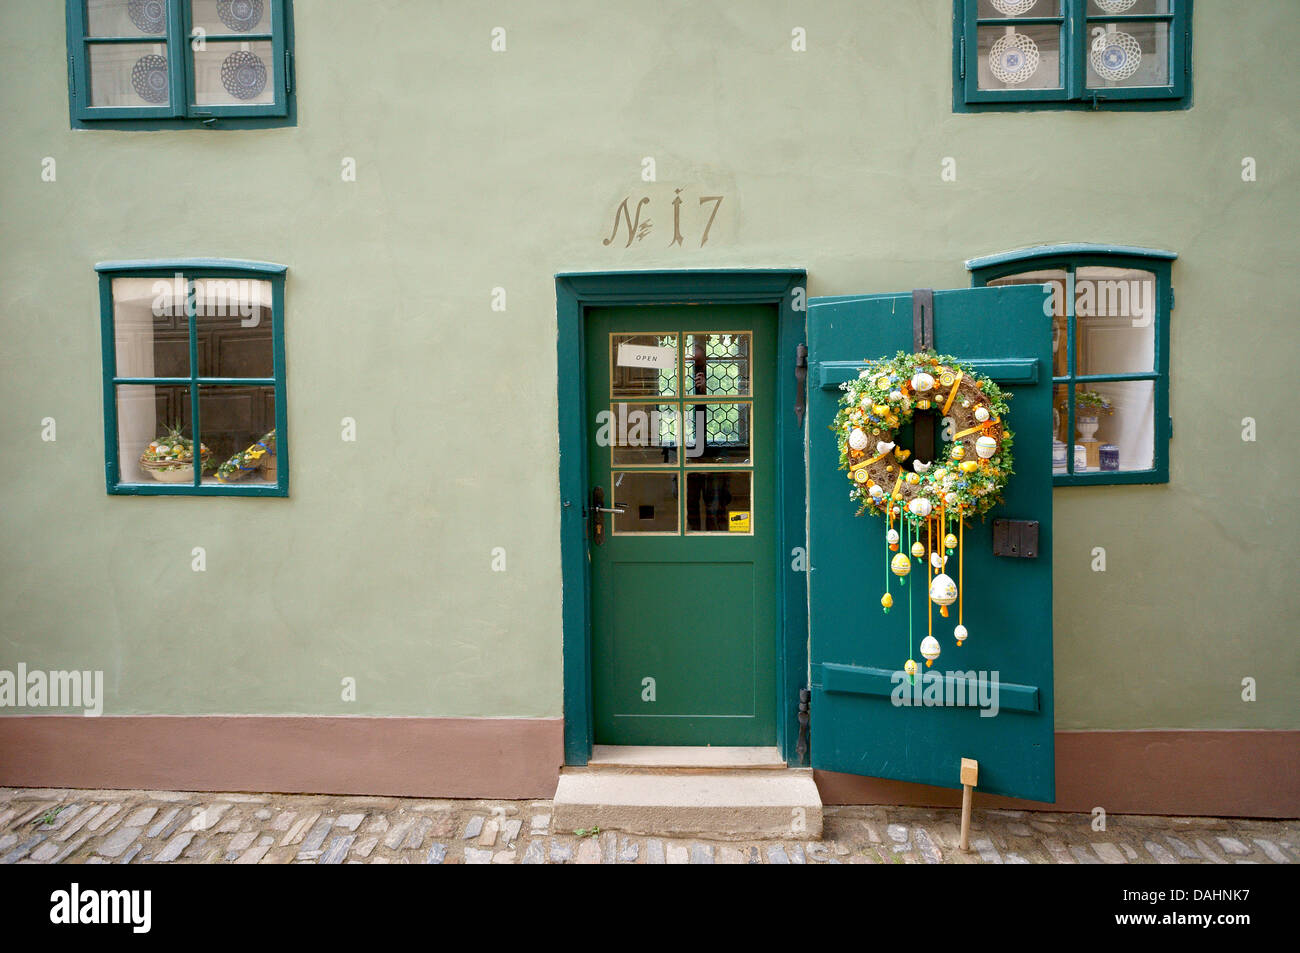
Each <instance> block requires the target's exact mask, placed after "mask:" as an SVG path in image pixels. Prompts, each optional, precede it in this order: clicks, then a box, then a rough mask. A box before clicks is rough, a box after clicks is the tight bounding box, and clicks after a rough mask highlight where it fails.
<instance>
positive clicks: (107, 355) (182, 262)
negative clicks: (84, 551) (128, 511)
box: [95, 258, 289, 496]
mask: <svg viewBox="0 0 1300 953" xmlns="http://www.w3.org/2000/svg"><path fill="white" fill-rule="evenodd" d="M95 271H96V272H97V273H98V274H99V309H100V333H101V347H102V352H103V364H104V474H105V481H106V484H107V488H108V492H109V493H110V494H112V495H114V496H117V495H125V496H288V495H289V432H288V426H287V416H288V415H287V410H286V407H285V359H284V277H285V273H286V272H287V271H288V269H287V267H286V266H285V265H278V264H275V263H273V262H266V261H242V260H238V259H224V258H171V259H158V260H148V261H102V262H99V263H98V264H97V265H95ZM177 275H180V276H181V279H182V280H183V281H184V283H185V288H186V295H185V301H186V305H185V314H186V323H187V325H188V328H189V341H190V376H189V377H122V376H118V373H117V348H116V344H115V335H114V327H113V279H114V278H157V279H158V280H160V281H168V282H170V281H173V280H175V277H176V276H177ZM210 278H222V279H232V280H236V281H237V280H239V279H245V280H253V279H256V280H261V281H269V282H270V284H271V348H272V362H273V363H272V376H271V377H256V378H254V377H231V378H226V377H200V376H199V361H198V345H197V329H196V326H195V317H196V314H195V312H196V310H197V309H196V308H195V304H194V296H193V294H191V293H190V289H191V288H192V287H193V284H192V282H193V281H194V280H195V279H203V280H206V279H210ZM131 384H145V385H148V384H154V385H170V386H181V387H188V388H189V391H190V415H191V420H192V424H191V428H190V430H191V436H192V438H193V439H194V442H195V444H196V445H199V444H201V443H202V440H203V435H202V430H203V420H202V414H201V408H200V406H199V387H200V385H203V386H207V387H214V386H215V387H220V386H223V385H240V386H245V387H247V386H263V387H274V388H275V452H276V482H275V483H274V484H248V485H245V484H240V483H200V482H199V481H200V480H201V479H202V473H201V472H196V473H195V475H194V482H193V483H190V484H184V483H123V482H121V466H120V460H119V447H118V439H117V388H118V387H119V386H122V385H131ZM218 462H219V461H218ZM199 469H200V468H196V470H199Z"/></svg>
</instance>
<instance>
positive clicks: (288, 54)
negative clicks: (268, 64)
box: [284, 50, 293, 93]
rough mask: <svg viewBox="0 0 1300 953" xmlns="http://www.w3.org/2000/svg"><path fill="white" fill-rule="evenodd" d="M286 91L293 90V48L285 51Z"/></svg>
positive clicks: (290, 91)
mask: <svg viewBox="0 0 1300 953" xmlns="http://www.w3.org/2000/svg"><path fill="white" fill-rule="evenodd" d="M284 91H285V93H292V92H293V50H285V51H284Z"/></svg>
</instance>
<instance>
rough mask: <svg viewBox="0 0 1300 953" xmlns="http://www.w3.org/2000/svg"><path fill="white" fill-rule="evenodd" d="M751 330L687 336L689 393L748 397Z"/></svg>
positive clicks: (687, 383) (686, 355)
mask: <svg viewBox="0 0 1300 953" xmlns="http://www.w3.org/2000/svg"><path fill="white" fill-rule="evenodd" d="M749 346H750V335H749V333H748V332H743V333H740V334H725V333H716V334H713V333H704V332H700V333H696V334H688V335H686V342H685V348H686V351H685V360H686V393H687V394H710V395H717V396H730V397H747V396H749Z"/></svg>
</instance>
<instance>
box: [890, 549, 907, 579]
mask: <svg viewBox="0 0 1300 953" xmlns="http://www.w3.org/2000/svg"><path fill="white" fill-rule="evenodd" d="M889 568H890V569H891V570H892V571H893V573H894V575H895V576H898V577H899V578H900V579H903V580H906V578H907V574H908V573H909V572H911V571H912V562H911V560H909V559H908V558H907V553H898V554H897V555H895V556H894V558H893V559H891V560H890V561H889Z"/></svg>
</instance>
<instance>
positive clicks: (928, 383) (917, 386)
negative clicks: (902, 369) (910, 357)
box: [912, 371, 934, 394]
mask: <svg viewBox="0 0 1300 953" xmlns="http://www.w3.org/2000/svg"><path fill="white" fill-rule="evenodd" d="M912 390H914V391H916V393H918V394H928V393H929V392H930V391H932V390H934V378H933V377H931V376H930V375H929V374H927V373H926V372H925V371H917V372H916V373H915V374H913V375H912Z"/></svg>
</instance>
